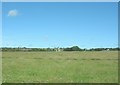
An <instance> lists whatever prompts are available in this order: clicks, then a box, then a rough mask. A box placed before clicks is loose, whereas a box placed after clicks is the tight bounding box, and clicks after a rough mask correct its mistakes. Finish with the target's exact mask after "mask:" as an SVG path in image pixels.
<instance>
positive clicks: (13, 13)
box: [8, 9, 18, 16]
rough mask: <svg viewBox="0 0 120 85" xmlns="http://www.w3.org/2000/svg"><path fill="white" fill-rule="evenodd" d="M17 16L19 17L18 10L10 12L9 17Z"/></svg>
mask: <svg viewBox="0 0 120 85" xmlns="http://www.w3.org/2000/svg"><path fill="white" fill-rule="evenodd" d="M17 15H18V11H17V10H16V9H14V10H10V11H9V12H8V16H17Z"/></svg>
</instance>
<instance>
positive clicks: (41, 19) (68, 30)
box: [2, 2, 118, 48]
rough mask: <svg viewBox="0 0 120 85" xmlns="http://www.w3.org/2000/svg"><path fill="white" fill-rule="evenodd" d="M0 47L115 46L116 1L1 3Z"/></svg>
mask: <svg viewBox="0 0 120 85" xmlns="http://www.w3.org/2000/svg"><path fill="white" fill-rule="evenodd" d="M2 10H3V16H2V25H3V27H2V28H3V29H2V33H3V42H2V43H3V45H2V46H3V47H42V48H43V47H45V48H46V47H70V46H74V45H75V46H76V45H77V46H79V47H81V48H96V47H118V3H117V2H112V3H110V2H102V3H100V2H98V3H95V2H90V3H83V2H79V3H73V2H71V3H68V2H67V3H55V2H54V3H53V2H50V3H41V2H39V3H33V2H31V3H30V2H18V3H15V2H14V3H12V2H11V3H10V2H7V3H3V4H2Z"/></svg>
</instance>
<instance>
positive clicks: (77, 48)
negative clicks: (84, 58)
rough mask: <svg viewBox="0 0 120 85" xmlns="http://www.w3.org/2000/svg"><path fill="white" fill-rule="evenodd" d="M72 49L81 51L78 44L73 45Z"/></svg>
mask: <svg viewBox="0 0 120 85" xmlns="http://www.w3.org/2000/svg"><path fill="white" fill-rule="evenodd" d="M71 49H72V51H80V48H79V47H78V46H73V47H71Z"/></svg>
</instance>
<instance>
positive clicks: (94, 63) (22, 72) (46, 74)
mask: <svg viewBox="0 0 120 85" xmlns="http://www.w3.org/2000/svg"><path fill="white" fill-rule="evenodd" d="M2 55H3V56H2V64H3V73H2V76H3V81H2V82H3V83H4V82H10V83H21V82H24V83H72V82H76V83H117V82H118V52H117V51H100V52H3V53H2Z"/></svg>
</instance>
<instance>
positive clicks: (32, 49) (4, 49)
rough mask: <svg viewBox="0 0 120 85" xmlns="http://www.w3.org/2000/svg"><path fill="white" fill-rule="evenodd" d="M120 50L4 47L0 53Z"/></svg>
mask: <svg viewBox="0 0 120 85" xmlns="http://www.w3.org/2000/svg"><path fill="white" fill-rule="evenodd" d="M118 50H120V48H118V47H116V48H91V49H86V48H84V49H81V48H80V47H78V46H72V47H67V48H59V47H57V48H26V47H16V48H12V47H9V48H8V47H2V48H0V51H3V52H9V51H12V52H16V51H23V52H31V51H32V52H33V51H35V52H36V51H46V52H48V51H118Z"/></svg>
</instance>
